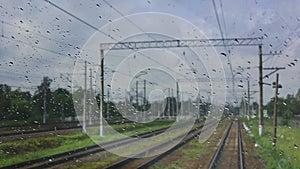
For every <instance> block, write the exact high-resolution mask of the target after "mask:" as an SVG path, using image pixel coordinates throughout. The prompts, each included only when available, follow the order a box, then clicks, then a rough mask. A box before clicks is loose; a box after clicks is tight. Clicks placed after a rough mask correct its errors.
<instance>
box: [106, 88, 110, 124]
mask: <svg viewBox="0 0 300 169" xmlns="http://www.w3.org/2000/svg"><path fill="white" fill-rule="evenodd" d="M109 97H110V96H109V89H107V103H106V119H107V120H109V115H110V113H109V106H110V104H109Z"/></svg>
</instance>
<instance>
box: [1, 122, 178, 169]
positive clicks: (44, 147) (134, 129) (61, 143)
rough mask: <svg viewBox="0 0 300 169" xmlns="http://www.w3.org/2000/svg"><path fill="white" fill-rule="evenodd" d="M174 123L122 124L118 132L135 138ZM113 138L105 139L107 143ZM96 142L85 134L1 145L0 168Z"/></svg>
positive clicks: (103, 140) (54, 136) (117, 128)
mask: <svg viewBox="0 0 300 169" xmlns="http://www.w3.org/2000/svg"><path fill="white" fill-rule="evenodd" d="M172 123H173V122H172V121H167V122H165V121H156V122H152V123H149V124H136V125H134V126H133V125H132V124H121V125H116V126H114V128H115V129H116V130H122V132H123V133H124V134H125V135H128V136H133V135H136V134H139V133H144V132H147V131H152V130H156V129H159V128H164V127H169V126H171V125H172ZM111 139H113V137H103V138H102V140H101V142H106V141H109V140H111ZM93 144H94V142H93V141H92V140H91V139H90V138H89V137H88V136H87V135H86V134H83V133H73V134H69V135H61V136H60V135H52V136H49V137H44V138H31V139H27V140H24V141H14V142H7V143H2V144H0V167H1V166H6V165H11V164H15V163H19V162H23V161H27V160H31V159H35V158H40V157H43V156H49V155H53V154H57V153H61V152H65V151H70V150H73V149H77V148H82V147H85V146H89V145H93Z"/></svg>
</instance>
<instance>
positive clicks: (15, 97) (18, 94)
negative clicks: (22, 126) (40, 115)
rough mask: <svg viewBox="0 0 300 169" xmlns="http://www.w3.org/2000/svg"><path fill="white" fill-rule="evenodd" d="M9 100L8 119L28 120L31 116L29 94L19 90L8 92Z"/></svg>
mask: <svg viewBox="0 0 300 169" xmlns="http://www.w3.org/2000/svg"><path fill="white" fill-rule="evenodd" d="M9 98H10V100H11V107H10V110H11V111H10V116H9V117H10V119H12V120H28V118H29V117H30V116H31V114H32V102H31V94H30V93H29V92H22V91H21V90H20V88H19V89H17V90H14V91H10V92H9Z"/></svg>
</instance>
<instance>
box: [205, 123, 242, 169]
mask: <svg viewBox="0 0 300 169" xmlns="http://www.w3.org/2000/svg"><path fill="white" fill-rule="evenodd" d="M208 168H209V169H219V168H222V169H234V168H238V169H243V168H245V167H244V155H243V143H242V135H241V130H240V122H239V120H234V121H232V122H231V123H230V124H229V126H228V128H227V130H226V131H225V133H224V135H223V137H222V139H221V141H220V144H219V146H218V148H217V150H216V151H215V154H214V156H213V158H212V160H211V161H210V164H209V167H208Z"/></svg>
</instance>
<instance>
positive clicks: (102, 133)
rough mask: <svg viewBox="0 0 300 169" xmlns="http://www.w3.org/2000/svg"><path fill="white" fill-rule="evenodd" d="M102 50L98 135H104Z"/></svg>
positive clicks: (101, 52)
mask: <svg viewBox="0 0 300 169" xmlns="http://www.w3.org/2000/svg"><path fill="white" fill-rule="evenodd" d="M103 103H104V50H103V49H100V117H99V118H100V137H104V131H103V106H104V104H103Z"/></svg>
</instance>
